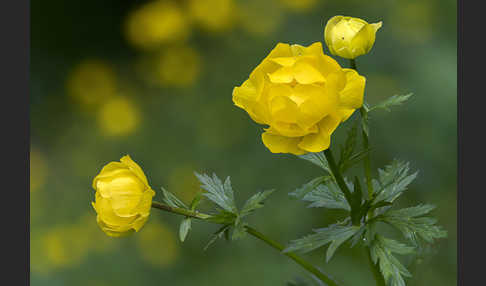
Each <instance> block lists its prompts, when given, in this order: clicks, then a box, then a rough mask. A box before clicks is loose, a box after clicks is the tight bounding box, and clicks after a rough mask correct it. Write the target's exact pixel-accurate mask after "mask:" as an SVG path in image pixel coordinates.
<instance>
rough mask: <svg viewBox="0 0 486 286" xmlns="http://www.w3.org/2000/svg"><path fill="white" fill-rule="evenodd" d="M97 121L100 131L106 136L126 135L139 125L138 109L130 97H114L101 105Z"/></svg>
mask: <svg viewBox="0 0 486 286" xmlns="http://www.w3.org/2000/svg"><path fill="white" fill-rule="evenodd" d="M98 122H99V126H100V128H101V130H102V132H103V133H104V134H106V135H108V136H120V135H127V134H130V133H132V132H133V131H135V129H136V128H137V126H138V125H139V123H140V111H139V109H138V107H137V106H136V105H135V103H133V102H132V101H131V100H130V99H128V98H126V97H116V98H113V99H111V100H109V101H107V102H106V103H105V104H104V105H103V106H102V107H101V109H100V111H99V114H98Z"/></svg>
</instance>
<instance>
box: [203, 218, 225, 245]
mask: <svg viewBox="0 0 486 286" xmlns="http://www.w3.org/2000/svg"><path fill="white" fill-rule="evenodd" d="M230 227H231V224H225V225H223V226H222V227H220V228H219V229H218V230H217V231H216V232H215V233H213V235H212V236H211V239H210V240H209V241H208V243H206V246H204V248H203V250H204V251H206V250H208V248H209V247H210V246H211V245H213V243H215V242H216V240H218V239H219V238H222V237H223V236H224V235H227V234H228V231H229V229H230Z"/></svg>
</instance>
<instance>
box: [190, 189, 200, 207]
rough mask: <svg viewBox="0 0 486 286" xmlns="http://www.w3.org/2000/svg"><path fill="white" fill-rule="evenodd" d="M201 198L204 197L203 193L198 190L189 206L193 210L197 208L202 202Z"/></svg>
mask: <svg viewBox="0 0 486 286" xmlns="http://www.w3.org/2000/svg"><path fill="white" fill-rule="evenodd" d="M201 198H202V193H201V192H198V193H197V194H196V196H195V197H194V198H193V199H192V201H191V204H190V205H189V208H190V209H191V211H193V210H195V209H196V208H197V206H198V205H199V203H200V202H201Z"/></svg>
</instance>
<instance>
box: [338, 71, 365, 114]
mask: <svg viewBox="0 0 486 286" xmlns="http://www.w3.org/2000/svg"><path fill="white" fill-rule="evenodd" d="M343 70H344V72H345V73H346V85H345V87H344V89H343V90H342V91H341V92H340V100H341V106H343V107H344V108H352V109H356V108H360V107H361V106H362V105H363V97H364V89H365V83H366V78H365V77H364V76H361V75H359V74H358V73H357V72H356V71H355V70H353V69H343Z"/></svg>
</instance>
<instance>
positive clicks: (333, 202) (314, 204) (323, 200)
mask: <svg viewBox="0 0 486 286" xmlns="http://www.w3.org/2000/svg"><path fill="white" fill-rule="evenodd" d="M302 200H303V201H308V202H311V204H309V205H308V206H307V207H309V208H321V207H325V208H328V209H344V210H347V211H350V210H351V208H350V206H349V204H348V202H347V201H346V198H345V197H344V194H343V193H342V192H341V190H340V189H339V187H338V185H337V184H336V182H334V181H332V180H329V181H327V182H326V184H320V185H317V186H316V187H315V188H314V189H313V190H312V191H310V192H309V193H307V194H306V195H305V196H304V197H303V198H302Z"/></svg>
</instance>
